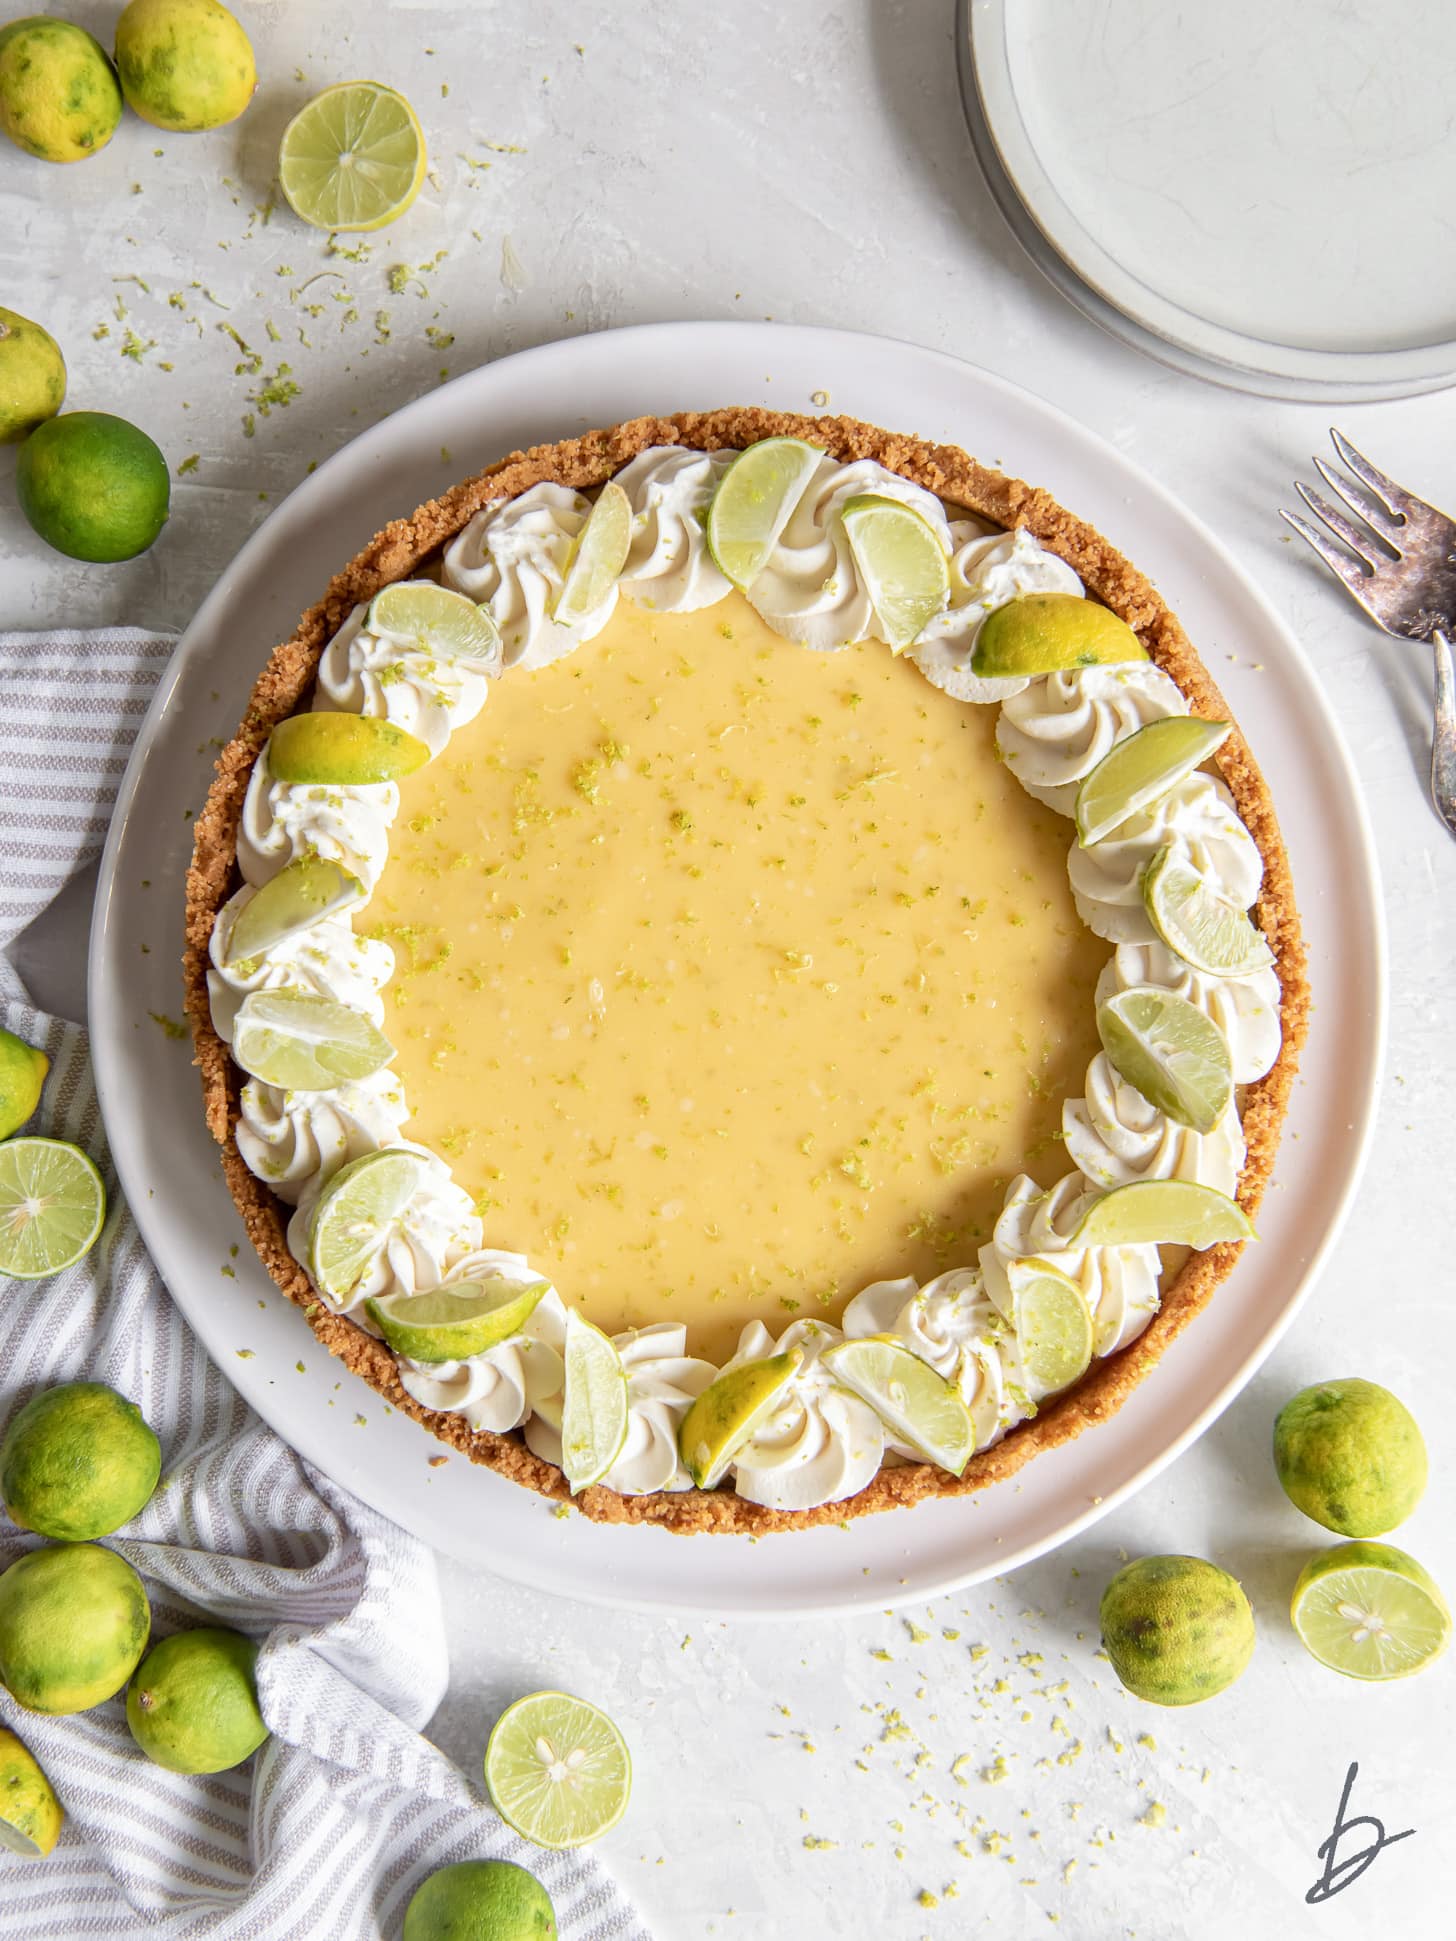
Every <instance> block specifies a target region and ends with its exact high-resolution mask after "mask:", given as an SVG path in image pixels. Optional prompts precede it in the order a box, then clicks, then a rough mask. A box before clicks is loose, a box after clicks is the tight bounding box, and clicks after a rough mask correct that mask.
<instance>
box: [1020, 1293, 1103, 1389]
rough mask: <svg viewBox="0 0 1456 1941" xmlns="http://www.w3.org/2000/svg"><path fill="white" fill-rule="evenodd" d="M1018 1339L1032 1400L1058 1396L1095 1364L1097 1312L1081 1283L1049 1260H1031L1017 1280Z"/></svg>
mask: <svg viewBox="0 0 1456 1941" xmlns="http://www.w3.org/2000/svg"><path fill="white" fill-rule="evenodd" d="M1014 1291H1015V1302H1016V1338H1017V1340H1018V1342H1019V1343H1020V1344H1021V1363H1022V1367H1023V1368H1024V1369H1025V1370H1026V1376H1027V1381H1028V1383H1029V1384H1030V1388H1031V1392H1032V1395H1033V1397H1034V1398H1035V1399H1037V1400H1040V1398H1041V1397H1042V1396H1043V1395H1054V1394H1055V1393H1056V1391H1057V1390H1058V1389H1061V1388H1067V1387H1069V1386H1070V1385H1071V1383H1073V1382H1075V1381H1076V1380H1077V1378H1078V1376H1079V1375H1084V1374H1086V1372H1087V1366H1088V1363H1089V1362H1090V1361H1091V1359H1092V1310H1091V1308H1089V1307H1088V1305H1087V1297H1086V1295H1085V1294H1084V1293H1083V1292H1082V1290H1081V1288H1080V1287H1078V1286H1077V1284H1076V1283H1075V1281H1070V1280H1068V1279H1067V1276H1066V1275H1065V1274H1059V1273H1057V1271H1056V1269H1055V1268H1053V1267H1048V1266H1047V1265H1046V1263H1045V1262H1044V1261H1029V1262H1027V1263H1026V1269H1025V1270H1024V1271H1023V1272H1022V1273H1021V1274H1018V1275H1017V1276H1016V1279H1015V1283H1014Z"/></svg>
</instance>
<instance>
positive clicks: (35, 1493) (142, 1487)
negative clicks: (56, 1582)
mask: <svg viewBox="0 0 1456 1941" xmlns="http://www.w3.org/2000/svg"><path fill="white" fill-rule="evenodd" d="M161 1473H162V1446H161V1444H160V1443H159V1442H158V1441H157V1438H156V1437H155V1436H154V1435H153V1434H152V1431H151V1430H150V1429H149V1428H148V1427H147V1425H146V1423H145V1422H144V1421H143V1420H142V1413H141V1410H140V1409H139V1408H138V1407H137V1405H136V1403H135V1402H128V1401H127V1399H126V1397H125V1396H124V1395H118V1394H117V1392H116V1390H115V1389H114V1388H107V1387H106V1386H105V1384H104V1383H102V1382H67V1383H66V1384H65V1386H64V1387H62V1388H48V1389H45V1390H43V1391H42V1393H41V1394H39V1395H33V1396H32V1397H31V1399H30V1400H29V1401H28V1402H27V1403H26V1405H25V1407H24V1408H23V1409H22V1410H21V1411H20V1413H19V1414H18V1415H17V1416H16V1417H15V1420H14V1421H13V1422H12V1423H11V1424H10V1427H9V1428H8V1429H7V1430H6V1432H5V1440H4V1441H3V1442H0V1498H3V1499H4V1503H5V1508H6V1510H7V1511H8V1512H9V1515H10V1520H11V1522H12V1523H17V1524H19V1526H20V1528H21V1529H22V1530H34V1531H36V1532H37V1533H38V1534H39V1535H40V1536H43V1537H55V1538H57V1539H58V1540H59V1541H60V1542H62V1543H85V1542H88V1541H89V1540H90V1539H91V1538H92V1537H109V1536H110V1535H111V1532H112V1531H113V1530H119V1529H120V1528H121V1526H122V1524H123V1523H129V1522H130V1521H131V1519H132V1517H134V1516H135V1515H136V1514H137V1512H138V1510H140V1509H142V1508H144V1507H145V1505H146V1504H147V1503H148V1502H149V1501H150V1500H151V1496H152V1492H153V1491H154V1490H155V1489H156V1487H157V1478H158V1477H159V1476H160V1475H161Z"/></svg>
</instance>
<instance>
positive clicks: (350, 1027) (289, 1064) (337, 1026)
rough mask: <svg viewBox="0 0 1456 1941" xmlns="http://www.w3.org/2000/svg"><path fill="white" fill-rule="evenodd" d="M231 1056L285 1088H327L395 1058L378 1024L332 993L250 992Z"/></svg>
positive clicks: (364, 1074) (236, 1024)
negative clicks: (340, 1000)
mask: <svg viewBox="0 0 1456 1941" xmlns="http://www.w3.org/2000/svg"><path fill="white" fill-rule="evenodd" d="M232 1053H233V1057H234V1058H235V1059H236V1060H237V1061H238V1063H239V1064H240V1065H241V1066H242V1068H243V1070H244V1071H245V1072H248V1073H250V1074H251V1075H252V1076H253V1077H254V1078H261V1079H262V1081H263V1083H264V1084H265V1085H277V1086H278V1087H280V1088H281V1089H282V1090H283V1091H285V1092H327V1091H329V1090H330V1089H331V1088H332V1087H333V1086H335V1085H346V1084H348V1082H349V1081H350V1080H351V1079H358V1078H368V1077H369V1076H370V1074H371V1073H373V1072H377V1071H379V1070H380V1069H381V1067H382V1066H385V1065H387V1064H388V1063H389V1061H390V1060H391V1059H392V1058H393V1057H394V1046H393V1045H392V1044H391V1043H390V1042H389V1040H388V1038H386V1037H385V1035H384V1033H383V1032H382V1031H381V1030H380V1029H379V1027H378V1025H375V1024H371V1023H370V1022H369V1020H368V1018H366V1017H365V1016H364V1015H363V1014H362V1013H361V1012H358V1011H351V1010H350V1009H349V1007H348V1006H347V1005H346V1004H338V1003H336V1002H335V1001H334V999H333V998H328V997H314V996H313V995H312V994H311V993H308V992H304V991H251V992H249V994H248V996H247V997H245V998H244V999H243V1002H242V1004H241V1005H240V1006H239V1009H238V1015H237V1018H236V1019H235V1021H234V1023H233V1043H232Z"/></svg>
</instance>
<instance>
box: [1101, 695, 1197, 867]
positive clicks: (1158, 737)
mask: <svg viewBox="0 0 1456 1941" xmlns="http://www.w3.org/2000/svg"><path fill="white" fill-rule="evenodd" d="M1230 726H1231V724H1230V723H1229V722H1227V721H1200V720H1199V719H1198V717H1197V716H1196V715H1191V714H1172V715H1169V716H1167V717H1166V719H1164V720H1162V721H1150V722H1149V723H1148V725H1147V727H1146V728H1139V729H1138V731H1137V733H1136V734H1134V735H1128V736H1127V738H1126V739H1125V740H1123V741H1119V742H1118V743H1117V744H1116V746H1115V747H1113V748H1112V749H1110V750H1109V751H1108V753H1107V754H1105V755H1104V756H1103V757H1102V760H1101V761H1100V762H1098V764H1097V766H1096V768H1094V769H1093V770H1092V773H1091V774H1090V775H1088V776H1087V777H1086V779H1085V780H1084V781H1083V783H1082V786H1081V787H1080V788H1079V789H1078V791H1077V809H1076V816H1077V841H1078V842H1079V843H1080V844H1081V845H1082V847H1083V848H1084V849H1087V848H1089V847H1090V846H1091V845H1092V844H1093V843H1095V842H1101V840H1102V838H1103V837H1104V836H1108V835H1111V833H1112V831H1113V830H1114V829H1116V828H1117V827H1118V826H1119V824H1121V823H1124V822H1126V821H1127V819H1128V817H1129V816H1130V815H1136V814H1137V812H1138V810H1139V809H1145V808H1147V806H1148V804H1149V803H1150V802H1156V801H1158V800H1159V798H1160V797H1162V796H1164V795H1166V794H1167V793H1168V791H1169V789H1170V788H1172V787H1173V786H1174V784H1175V783H1177V782H1181V781H1182V780H1183V777H1184V776H1185V775H1191V774H1192V773H1193V771H1194V769H1195V768H1197V767H1199V765H1200V764H1201V763H1203V762H1206V761H1207V760H1208V758H1209V756H1210V755H1211V754H1213V752H1214V751H1215V749H1218V748H1221V747H1222V746H1223V744H1224V742H1225V741H1227V740H1228V734H1229V728H1230Z"/></svg>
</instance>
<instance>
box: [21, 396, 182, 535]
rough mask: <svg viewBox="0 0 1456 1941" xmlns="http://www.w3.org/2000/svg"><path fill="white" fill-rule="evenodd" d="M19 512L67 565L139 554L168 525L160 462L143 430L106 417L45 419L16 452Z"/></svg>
mask: <svg viewBox="0 0 1456 1941" xmlns="http://www.w3.org/2000/svg"><path fill="white" fill-rule="evenodd" d="M15 487H16V491H17V493H18V495H19V498H20V509H21V511H22V512H23V513H24V514H25V516H26V518H27V519H29V521H30V523H31V524H32V525H33V526H34V527H35V529H36V531H37V532H38V533H39V534H40V536H41V538H42V539H43V540H44V541H45V542H46V544H47V545H48V546H54V547H55V549H56V551H57V552H58V553H65V554H66V555H67V556H68V557H69V558H71V559H90V560H103V561H111V560H118V559H133V558H134V557H135V556H136V555H137V554H138V553H144V552H145V551H146V550H147V548H148V546H150V545H151V543H152V541H153V540H154V539H155V538H156V536H157V534H158V533H159V532H160V531H161V530H162V528H163V526H164V525H165V524H166V523H167V507H168V504H169V502H170V499H171V496H172V482H171V480H170V478H169V477H168V475H167V461H166V459H165V458H163V456H162V454H161V452H160V451H159V450H158V449H157V447H156V446H155V445H154V444H153V443H152V441H151V439H150V438H148V436H147V434H146V433H145V432H144V431H139V430H138V429H137V427H136V426H135V425H131V424H128V423H127V421H126V419H125V418H113V417H112V416H111V414H110V413H109V412H106V411H68V412H66V413H65V415H64V416H63V417H60V418H50V419H48V420H47V421H46V423H45V424H43V425H41V426H40V427H39V429H38V430H36V431H34V432H32V433H31V435H30V437H29V438H27V439H26V441H25V443H24V444H23V445H22V446H21V448H20V457H19V460H18V461H17V463H16V467H15Z"/></svg>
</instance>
